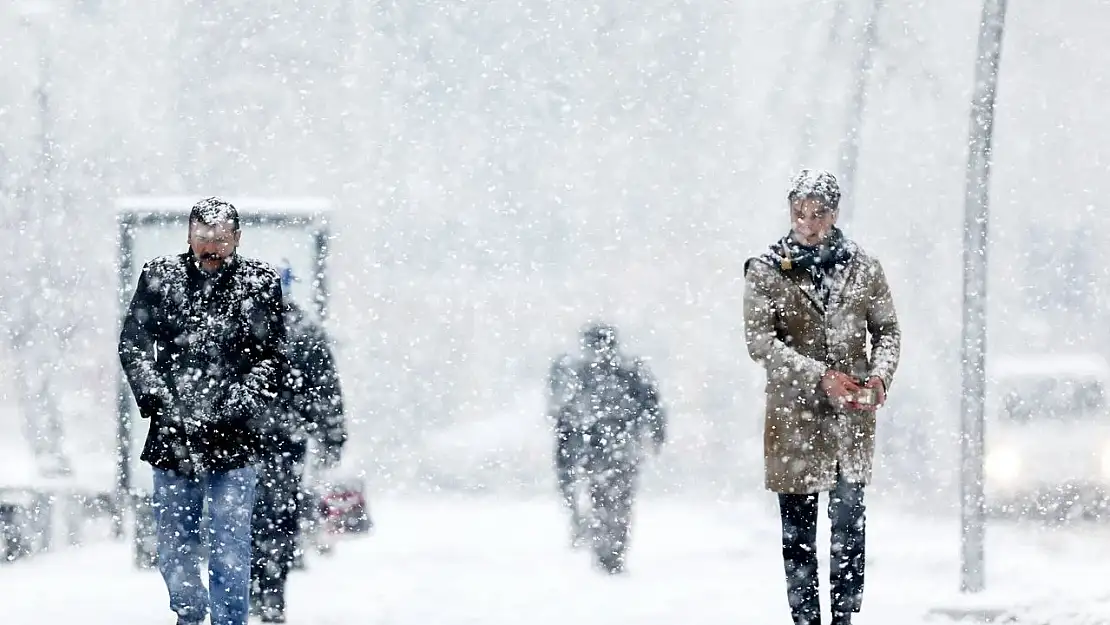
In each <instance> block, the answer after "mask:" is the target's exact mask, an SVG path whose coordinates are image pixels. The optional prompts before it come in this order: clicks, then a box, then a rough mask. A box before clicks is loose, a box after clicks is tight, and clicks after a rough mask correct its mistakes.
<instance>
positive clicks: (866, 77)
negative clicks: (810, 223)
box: [840, 0, 882, 223]
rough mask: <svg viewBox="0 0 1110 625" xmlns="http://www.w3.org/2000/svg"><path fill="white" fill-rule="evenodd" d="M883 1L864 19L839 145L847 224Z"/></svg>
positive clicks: (875, 0) (875, 3)
mask: <svg viewBox="0 0 1110 625" xmlns="http://www.w3.org/2000/svg"><path fill="white" fill-rule="evenodd" d="M881 8H882V0H872V2H871V5H870V8H869V11H870V12H869V13H868V15H867V21H866V22H864V26H863V41H862V42H861V44H860V47H859V57H858V58H857V59H856V84H855V91H854V92H853V94H852V104H851V109H850V110H849V111H848V127H847V128H846V129H845V132H844V142H843V143H841V146H840V168H841V178H840V188H841V191H842V197H843V199H844V200H847V201H842V202H841V205H842V208H841V210H840V219H841V220H842V221H843V222H845V223H847V222H848V219H850V218H851V216H852V213H854V212H855V210H854V208H855V199H856V195H855V189H856V171H857V170H858V169H859V143H860V133H861V132H862V127H863V113H864V110H865V109H866V108H867V86H868V83H869V82H870V80H871V69H872V67H873V66H874V64H875V48H876V46H877V45H878V36H877V35H876V30H877V28H878V25H877V24H878V21H879V10H880V9H881Z"/></svg>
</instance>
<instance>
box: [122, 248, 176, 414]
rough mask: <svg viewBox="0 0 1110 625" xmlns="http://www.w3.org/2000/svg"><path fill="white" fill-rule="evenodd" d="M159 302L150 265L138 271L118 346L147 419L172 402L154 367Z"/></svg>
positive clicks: (136, 398) (133, 390)
mask: <svg viewBox="0 0 1110 625" xmlns="http://www.w3.org/2000/svg"><path fill="white" fill-rule="evenodd" d="M158 306H159V294H158V291H157V289H155V288H153V287H152V286H151V278H150V268H149V265H147V266H144V267H143V270H142V273H140V274H139V282H138V285H137V286H136V287H135V293H134V294H133V295H132V296H131V303H130V305H129V306H128V307H127V314H126V315H124V318H123V326H122V328H121V330H120V336H119V344H118V346H117V351H118V353H119V361H120V365H121V366H122V367H123V372H124V375H125V376H126V377H127V383H128V385H129V386H130V387H131V393H132V394H133V395H134V396H135V403H136V404H138V406H139V414H140V415H141V416H142V417H143V418H144V419H149V418H150V417H151V416H153V415H154V414H155V413H157V412H160V411H162V410H165V409H166V408H168V407H170V406H171V405H172V403H173V396H172V395H171V394H170V389H169V387H168V386H167V385H166V382H165V380H164V379H162V376H161V375H160V374H159V373H158V371H157V369H156V367H155V363H156V359H157V354H156V344H157V342H158V340H157V335H156V329H157V321H156V318H155V315H156V313H157V310H158Z"/></svg>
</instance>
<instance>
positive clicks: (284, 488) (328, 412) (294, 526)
mask: <svg viewBox="0 0 1110 625" xmlns="http://www.w3.org/2000/svg"><path fill="white" fill-rule="evenodd" d="M281 279H282V287H283V289H284V291H285V292H286V293H288V292H289V289H290V288H291V286H292V282H293V280H294V276H293V274H292V271H291V270H290V269H288V268H285V269H283V270H282V272H281ZM284 318H285V326H286V333H287V342H286V345H287V347H288V349H287V353H286V357H287V360H288V363H289V368H288V370H287V374H286V376H285V378H284V380H283V382H284V383H283V384H282V389H281V393H280V395H279V398H278V402H277V404H276V406H275V407H274V409H273V410H272V411H271V412H270V418H269V419H267V420H266V421H265V424H266V428H265V431H264V436H263V451H262V454H261V457H260V462H259V465H258V470H259V476H258V488H257V499H256V500H255V505H254V516H253V520H252V531H251V537H252V543H253V548H252V550H253V558H252V561H251V611H252V613H255V614H258V615H260V616H261V617H262V622H263V623H284V622H285V586H286V582H287V580H288V577H289V571H290V569H291V568H292V566H293V560H294V555H295V550H296V544H297V534H298V532H299V530H300V526H301V520H302V519H303V518H304V517H305V516H306V514H315V513H316V505H315V502H313V501H312V500H311V495H309V494H308V493H305V492H304V490H303V489H302V474H303V471H304V461H305V456H306V454H307V451H308V437H310V436H311V437H313V438H314V439H315V440H316V441H317V442H318V446H317V447H318V449H319V450H320V458H319V461H320V462H321V464H322V465H323V467H324V468H331V467H334V466H336V465H338V464H339V461H340V456H341V453H342V451H343V446H344V443H345V442H346V441H347V427H346V421H345V418H344V414H343V395H342V392H341V389H340V385H339V375H338V373H337V372H336V368H335V359H334V358H333V356H332V352H331V347H330V345H329V342H328V337H327V335H326V333H325V332H324V329H323V328H322V327H321V326H320V325H318V324H316V323H315V322H313V321H312V320H311V319H309V318H308V317H307V316H305V314H304V311H302V310H301V309H300V307H299V306H297V305H296V304H295V303H294V302H293V300H292V298H289V297H287V298H286V311H285V317H284Z"/></svg>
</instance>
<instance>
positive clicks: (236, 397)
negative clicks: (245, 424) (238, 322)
mask: <svg viewBox="0 0 1110 625" xmlns="http://www.w3.org/2000/svg"><path fill="white" fill-rule="evenodd" d="M267 277H268V278H270V279H268V280H265V281H264V284H265V287H264V289H263V290H262V292H261V293H258V294H256V295H255V297H256V300H255V302H254V305H253V306H252V307H251V309H250V311H249V327H250V332H251V333H252V335H253V338H254V339H255V341H254V346H252V347H251V348H248V354H247V358H248V361H249V362H250V366H249V368H248V369H247V372H246V373H245V374H244V375H243V378H242V380H241V381H240V382H239V383H238V384H235V385H232V389H231V403H232V410H231V412H232V413H233V418H245V419H251V418H256V417H258V416H260V415H261V413H262V411H263V410H265V409H266V408H268V407H270V406H271V405H272V404H273V403H274V402H275V401H276V399H277V397H278V393H279V392H280V391H281V384H282V377H283V376H284V375H285V373H286V371H287V369H288V362H287V360H286V357H285V341H286V331H285V316H284V314H283V310H284V301H283V299H282V295H281V283H280V282H279V281H278V278H277V274H276V273H275V272H268V273H267ZM236 413H237V414H236Z"/></svg>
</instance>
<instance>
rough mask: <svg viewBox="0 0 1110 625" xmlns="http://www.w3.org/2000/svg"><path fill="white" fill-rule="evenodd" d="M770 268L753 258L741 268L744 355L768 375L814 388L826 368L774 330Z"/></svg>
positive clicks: (814, 389)
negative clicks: (769, 281) (745, 350)
mask: <svg viewBox="0 0 1110 625" xmlns="http://www.w3.org/2000/svg"><path fill="white" fill-rule="evenodd" d="M767 271H772V269H771V268H770V267H767V266H766V265H763V264H762V263H760V262H759V261H757V260H752V261H748V264H747V266H746V267H745V268H744V337H745V339H746V342H747V345H748V355H749V356H751V358H752V360H754V361H756V362H758V363H760V364H762V365H763V367H764V368H765V369H767V372H768V374H771V373H773V372H776V371H777V372H779V374H780V375H782V376H788V377H791V378H794V379H799V376H800V380H801V381H803V382H804V387H805V388H806V389H810V390H812V391H816V390H817V388H818V386H819V385H820V383H821V378H822V377H824V375H825V371H826V370H827V369H828V367H827V366H826V365H825V364H824V363H822V362H819V361H817V360H814V359H813V358H809V357H807V356H804V355H802V354H800V353H798V352H797V351H796V350H794V349H793V348H791V347H790V346H789V345H787V344H786V343H785V342H783V341H782V340H780V339H779V338H778V336H777V334H776V333H775V315H776V312H775V303H774V300H773V299H772V297H771V294H770V290H769V287H768V285H767V280H768V277H767V276H766V272H767Z"/></svg>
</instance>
